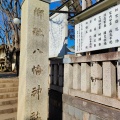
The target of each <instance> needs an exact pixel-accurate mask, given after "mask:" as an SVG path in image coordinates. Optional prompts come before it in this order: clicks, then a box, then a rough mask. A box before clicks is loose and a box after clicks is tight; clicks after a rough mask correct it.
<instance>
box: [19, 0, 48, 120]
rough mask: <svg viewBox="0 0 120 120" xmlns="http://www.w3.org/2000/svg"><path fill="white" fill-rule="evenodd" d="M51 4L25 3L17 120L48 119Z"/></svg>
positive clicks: (29, 1) (34, 1)
mask: <svg viewBox="0 0 120 120" xmlns="http://www.w3.org/2000/svg"><path fill="white" fill-rule="evenodd" d="M48 43H49V4H48V3H47V2H43V1H40V0H25V1H24V3H23V5H22V26H21V47H20V50H21V52H20V77H19V93H18V112H17V120H35V119H39V120H47V118H48V83H49V82H48V80H49V73H48V71H49V70H48V68H49V64H48Z"/></svg>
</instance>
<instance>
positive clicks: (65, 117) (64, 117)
mask: <svg viewBox="0 0 120 120" xmlns="http://www.w3.org/2000/svg"><path fill="white" fill-rule="evenodd" d="M63 120H72V117H71V116H70V115H69V114H67V113H64V112H63Z"/></svg>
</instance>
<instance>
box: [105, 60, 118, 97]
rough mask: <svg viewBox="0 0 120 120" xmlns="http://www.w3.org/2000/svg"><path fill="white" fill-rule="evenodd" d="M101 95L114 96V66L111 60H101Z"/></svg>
mask: <svg viewBox="0 0 120 120" xmlns="http://www.w3.org/2000/svg"><path fill="white" fill-rule="evenodd" d="M103 95H105V96H109V97H115V96H116V68H115V65H113V63H111V62H103Z"/></svg>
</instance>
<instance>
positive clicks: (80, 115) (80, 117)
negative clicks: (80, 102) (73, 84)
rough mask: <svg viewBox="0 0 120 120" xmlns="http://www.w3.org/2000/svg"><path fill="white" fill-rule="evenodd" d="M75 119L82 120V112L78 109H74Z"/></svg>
mask: <svg viewBox="0 0 120 120" xmlns="http://www.w3.org/2000/svg"><path fill="white" fill-rule="evenodd" d="M75 118H76V119H78V120H82V118H83V111H82V110H80V109H78V108H75Z"/></svg>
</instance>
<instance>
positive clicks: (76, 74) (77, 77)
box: [73, 64, 81, 89]
mask: <svg viewBox="0 0 120 120" xmlns="http://www.w3.org/2000/svg"><path fill="white" fill-rule="evenodd" d="M73 89H81V66H80V65H79V64H73Z"/></svg>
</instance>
